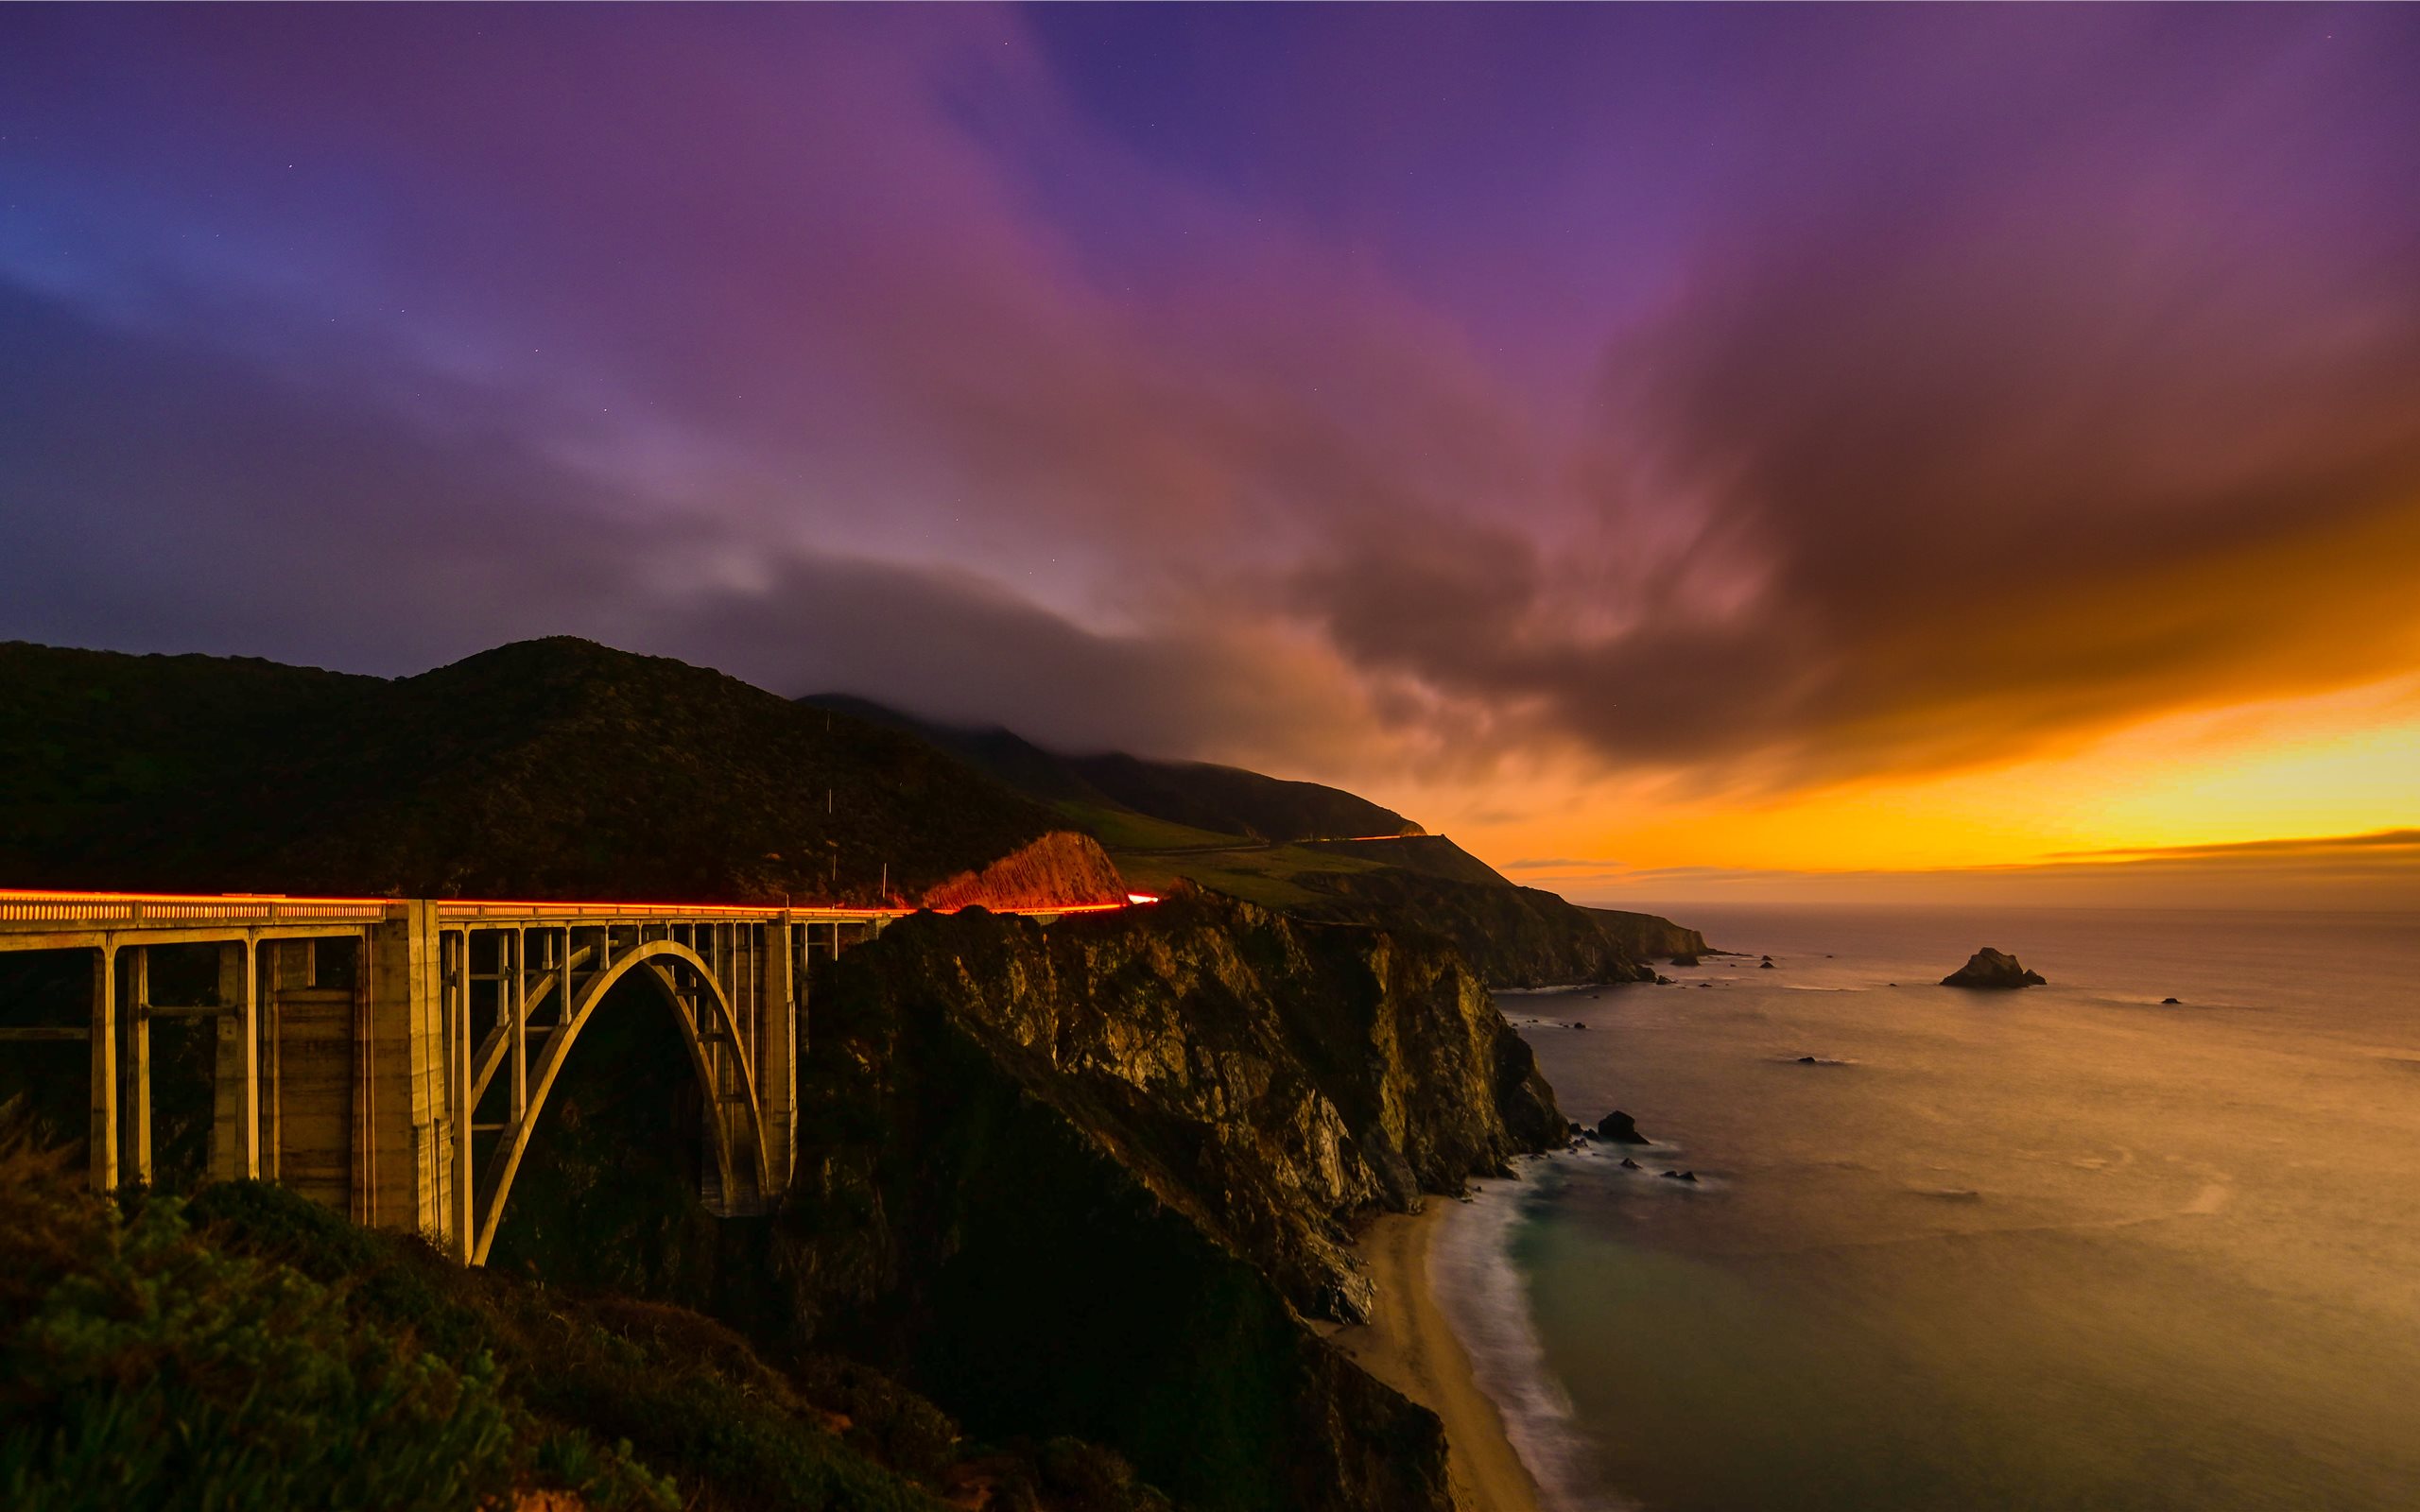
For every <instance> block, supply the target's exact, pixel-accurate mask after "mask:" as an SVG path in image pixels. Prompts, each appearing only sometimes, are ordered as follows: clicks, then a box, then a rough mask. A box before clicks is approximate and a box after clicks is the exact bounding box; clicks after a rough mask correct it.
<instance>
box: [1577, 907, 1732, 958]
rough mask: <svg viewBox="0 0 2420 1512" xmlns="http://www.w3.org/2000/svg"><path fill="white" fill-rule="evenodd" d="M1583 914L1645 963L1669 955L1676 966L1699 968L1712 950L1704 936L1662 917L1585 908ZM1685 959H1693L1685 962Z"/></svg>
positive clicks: (1624, 910)
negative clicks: (1701, 959) (1698, 962)
mask: <svg viewBox="0 0 2420 1512" xmlns="http://www.w3.org/2000/svg"><path fill="white" fill-rule="evenodd" d="M1581 912H1582V913H1584V914H1587V915H1589V916H1591V917H1592V918H1594V919H1596V920H1597V924H1598V927H1599V928H1600V929H1602V930H1603V931H1604V932H1605V933H1606V934H1608V935H1611V936H1613V937H1614V942H1615V943H1616V944H1617V945H1619V946H1620V947H1621V948H1622V949H1623V950H1625V951H1627V952H1629V953H1630V954H1633V955H1634V956H1637V957H1638V958H1639V959H1641V960H1645V959H1646V958H1647V957H1648V956H1650V955H1668V956H1671V957H1672V958H1673V961H1672V964H1673V965H1675V966H1695V965H1696V964H1697V959H1696V958H1697V957H1698V956H1701V955H1703V954H1707V953H1708V951H1710V950H1711V949H1712V947H1711V946H1709V945H1707V944H1706V942H1705V936H1703V935H1702V934H1700V933H1698V932H1697V931H1696V930H1694V929H1689V928H1686V927H1685V926H1684V925H1680V924H1676V923H1674V922H1672V921H1671V920H1670V919H1666V918H1664V917H1663V916H1662V915H1660V914H1639V913H1632V912H1630V911H1629V910H1627V909H1621V908H1588V907H1584V906H1583V907H1582V909H1581ZM1682 956H1687V957H1689V959H1687V960H1682V959H1681V957H1682Z"/></svg>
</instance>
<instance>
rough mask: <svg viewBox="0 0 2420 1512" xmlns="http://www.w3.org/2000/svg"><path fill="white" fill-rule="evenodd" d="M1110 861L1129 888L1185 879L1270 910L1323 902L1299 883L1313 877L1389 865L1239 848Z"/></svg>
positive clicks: (1121, 855)
mask: <svg viewBox="0 0 2420 1512" xmlns="http://www.w3.org/2000/svg"><path fill="white" fill-rule="evenodd" d="M1111 857H1112V859H1114V860H1115V862H1116V863H1117V869H1118V870H1119V871H1120V872H1122V873H1124V874H1125V877H1126V880H1127V881H1128V883H1129V884H1131V885H1134V886H1137V887H1141V888H1144V889H1145V890H1147V891H1154V892H1164V891H1166V890H1167V888H1168V887H1169V886H1170V885H1173V884H1174V883H1175V881H1176V879H1178V878H1180V877H1182V878H1184V879H1185V880H1186V881H1188V882H1191V883H1194V884H1195V885H1199V886H1203V887H1208V888H1211V889H1213V890H1214V891H1218V892H1223V893H1227V894H1230V895H1232V896H1234V897H1236V898H1241V899H1243V900H1244V901H1245V902H1254V903H1259V904H1260V905H1262V906H1263V907H1266V908H1280V909H1285V908H1300V907H1305V906H1307V905H1309V904H1313V903H1316V902H1320V901H1321V899H1320V895H1319V894H1318V893H1315V892H1313V891H1311V890H1310V889H1308V888H1306V887H1303V886H1301V885H1297V883H1296V881H1295V879H1296V878H1298V877H1302V876H1305V875H1312V874H1320V873H1326V874H1330V875H1333V874H1336V873H1340V872H1342V873H1352V872H1366V871H1383V870H1385V869H1387V868H1386V867H1385V864H1384V863H1381V862H1375V861H1365V860H1362V859H1361V858H1359V857H1357V856H1348V855H1339V854H1336V853H1334V852H1331V851H1314V850H1312V849H1310V848H1309V847H1307V846H1300V845H1276V846H1237V847H1236V848H1235V849H1233V850H1226V851H1119V850H1115V849H1114V848H1113V850H1112V851H1111Z"/></svg>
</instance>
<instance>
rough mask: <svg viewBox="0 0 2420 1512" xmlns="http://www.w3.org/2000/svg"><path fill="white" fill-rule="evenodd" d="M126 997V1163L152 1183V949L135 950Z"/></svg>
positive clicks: (138, 1180) (142, 1182) (137, 1179)
mask: <svg viewBox="0 0 2420 1512" xmlns="http://www.w3.org/2000/svg"><path fill="white" fill-rule="evenodd" d="M132 954H133V956H134V959H133V961H132V962H131V963H130V966H129V968H128V974H129V976H130V978H131V979H132V980H131V981H130V982H129V984H128V988H129V990H128V992H127V995H126V1147H125V1151H124V1154H125V1160H126V1163H127V1164H128V1165H130V1166H131V1167H132V1172H131V1175H132V1176H133V1178H134V1183H135V1184H136V1185H137V1186H146V1187H147V1186H149V1185H150V1184H151V949H150V947H149V946H147V945H137V946H135V947H134V948H133V952H132Z"/></svg>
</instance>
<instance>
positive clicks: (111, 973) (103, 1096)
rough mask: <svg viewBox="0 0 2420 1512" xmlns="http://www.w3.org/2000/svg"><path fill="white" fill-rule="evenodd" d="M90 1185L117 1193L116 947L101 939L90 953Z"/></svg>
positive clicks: (96, 1190)
mask: <svg viewBox="0 0 2420 1512" xmlns="http://www.w3.org/2000/svg"><path fill="white" fill-rule="evenodd" d="M92 1051H93V1122H92V1141H91V1148H92V1182H93V1190H94V1191H95V1192H114V1191H116V1190H117V947H116V946H115V945H114V944H112V943H111V942H110V941H108V940H107V939H104V940H103V941H102V942H101V945H100V947H99V949H97V950H95V951H94V953H93V1028H92Z"/></svg>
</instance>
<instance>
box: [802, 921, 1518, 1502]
mask: <svg viewBox="0 0 2420 1512" xmlns="http://www.w3.org/2000/svg"><path fill="white" fill-rule="evenodd" d="M814 994H815V995H814V997H813V1000H812V1001H813V1023H814V1026H815V1027H814V1034H813V1039H812V1043H811V1047H810V1051H809V1054H808V1057H807V1059H806V1063H805V1065H804V1068H803V1071H802V1079H803V1085H802V1089H801V1091H802V1097H803V1101H804V1105H805V1107H806V1108H808V1109H810V1110H811V1113H812V1118H813V1120H814V1122H813V1125H812V1126H811V1127H809V1128H808V1129H807V1130H806V1131H805V1132H804V1135H803V1137H802V1142H801V1143H802V1147H801V1175H800V1187H799V1190H798V1191H797V1192H796V1193H795V1194H794V1195H793V1197H792V1200H791V1202H790V1205H789V1207H788V1209H787V1211H786V1212H785V1213H784V1214H783V1215H782V1216H781V1217H780V1218H779V1219H778V1220H777V1221H776V1224H775V1226H774V1231H773V1233H772V1235H771V1236H770V1237H769V1241H768V1250H767V1252H766V1255H765V1257H764V1259H763V1261H762V1262H761V1263H762V1264H763V1266H764V1268H765V1269H766V1270H767V1271H769V1273H770V1274H772V1275H774V1276H777V1277H778V1278H779V1280H778V1283H777V1289H778V1290H779V1292H780V1293H781V1300H780V1303H779V1306H780V1307H781V1309H782V1310H783V1311H784V1312H785V1313H786V1314H787V1326H789V1327H791V1328H794V1329H796V1330H798V1331H799V1332H801V1334H802V1336H804V1337H811V1338H813V1339H815V1340H816V1341H817V1342H818V1343H819V1344H821V1345H823V1346H825V1347H832V1346H838V1347H840V1348H843V1349H847V1350H849V1351H850V1352H852V1353H855V1354H857V1355H859V1356H861V1357H863V1358H866V1359H868V1360H870V1361H872V1362H873V1363H874V1364H875V1365H877V1366H881V1367H884V1368H887V1369H890V1370H892V1371H895V1372H897V1373H898V1374H900V1375H901V1376H902V1377H903V1378H904V1379H905V1380H907V1381H908V1382H909V1383H912V1384H913V1385H915V1386H916V1387H917V1388H918V1389H920V1390H923V1391H925V1392H926V1393H928V1394H930V1395H931V1396H932V1397H933V1398H934V1399H935V1400H937V1401H940V1402H941V1403H942V1404H943V1405H944V1406H945V1407H946V1408H947V1409H948V1410H950V1411H951V1412H953V1413H955V1414H957V1415H958V1416H959V1417H962V1418H963V1419H964V1420H965V1421H966V1422H967V1424H968V1426H969V1427H970V1429H972V1430H974V1431H976V1432H977V1433H987V1434H993V1435H1002V1436H1013V1435H1046V1434H1075V1435H1080V1436H1083V1437H1087V1438H1092V1439H1097V1440H1098V1441H1100V1442H1103V1443H1106V1444H1109V1445H1111V1446H1113V1447H1114V1448H1116V1449H1117V1450H1119V1451H1120V1452H1123V1453H1125V1454H1126V1455H1127V1456H1128V1457H1130V1458H1131V1459H1132V1461H1133V1462H1134V1464H1135V1465H1136V1467H1137V1469H1139V1470H1140V1471H1141V1473H1142V1474H1143V1475H1144V1476H1145V1477H1146V1478H1147V1479H1148V1480H1150V1481H1151V1482H1152V1483H1153V1484H1155V1485H1158V1486H1161V1487H1162V1488H1164V1489H1166V1490H1167V1492H1168V1493H1169V1494H1170V1495H1172V1496H1173V1497H1174V1498H1175V1499H1176V1500H1177V1501H1178V1503H1180V1504H1183V1505H1187V1506H1199V1507H1204V1508H1238V1509H1240V1508H1270V1509H1275V1508H1280V1507H1285V1508H1298V1509H1300V1508H1308V1509H1334V1512H1344V1509H1360V1512H1374V1509H1398V1508H1401V1509H1411V1508H1421V1509H1443V1508H1444V1507H1445V1506H1447V1505H1448V1504H1449V1500H1450V1499H1449V1496H1448V1493H1447V1491H1446V1488H1445V1479H1444V1462H1443V1453H1444V1450H1443V1437H1442V1434H1441V1430H1440V1428H1439V1426H1438V1424H1437V1421H1436V1419H1435V1417H1433V1416H1432V1415H1431V1414H1429V1413H1428V1412H1427V1411H1426V1409H1424V1408H1421V1407H1418V1406H1415V1405H1413V1404H1412V1403H1410V1402H1409V1401H1407V1400H1404V1399H1403V1398H1401V1397H1399V1396H1397V1395H1396V1394H1395V1393H1394V1392H1392V1391H1391V1390H1389V1389H1388V1388H1386V1387H1384V1386H1382V1385H1380V1384H1378V1383H1376V1382H1374V1381H1373V1380H1371V1379H1370V1378H1369V1377H1368V1376H1366V1375H1364V1374H1363V1373H1362V1372H1361V1371H1360V1370H1359V1369H1358V1367H1357V1366H1354V1365H1353V1364H1352V1363H1351V1362H1350V1361H1348V1360H1346V1359H1345V1358H1344V1357H1343V1356H1342V1355H1341V1354H1340V1353H1339V1352H1338V1351H1336V1350H1335V1349H1331V1348H1330V1347H1329V1346H1328V1345H1326V1344H1325V1343H1324V1342H1322V1340H1321V1339H1319V1338H1318V1337H1317V1336H1316V1335H1315V1334H1314V1333H1313V1332H1312V1331H1311V1330H1310V1329H1309V1328H1308V1327H1307V1326H1306V1325H1305V1322H1304V1321H1303V1320H1304V1318H1305V1316H1329V1317H1352V1316H1356V1315H1358V1314H1360V1313H1361V1312H1362V1311H1363V1310H1364V1309H1365V1308H1366V1307H1367V1306H1368V1305H1369V1302H1370V1299H1371V1298H1370V1290H1369V1284H1368V1282H1367V1280H1366V1279H1365V1278H1364V1277H1363V1276H1362V1275H1361V1273H1360V1271H1359V1270H1358V1268H1357V1265H1356V1263H1355V1262H1354V1261H1353V1259H1352V1257H1351V1255H1350V1253H1349V1251H1348V1249H1347V1247H1346V1246H1347V1244H1348V1241H1349V1238H1350V1229H1349V1225H1350V1224H1351V1222H1352V1220H1353V1219H1354V1218H1356V1217H1357V1215H1360V1214H1364V1213H1368V1212H1373V1211H1401V1210H1404V1209H1406V1208H1409V1207H1410V1206H1411V1205H1413V1204H1414V1203H1416V1202H1417V1201H1419V1200H1420V1197H1421V1194H1423V1193H1424V1192H1426V1193H1452V1192H1457V1191H1459V1190H1460V1189H1461V1185H1462V1183H1463V1181H1464V1179H1465V1178H1466V1177H1471V1176H1474V1175H1479V1174H1485V1173H1489V1172H1494V1171H1497V1170H1500V1169H1501V1168H1502V1167H1503V1165H1504V1163H1505V1161H1506V1160H1508V1158H1509V1157H1511V1156H1512V1155H1513V1154H1514V1153H1515V1152H1518V1151H1522V1150H1533V1149H1539V1148H1543V1147H1545V1146H1547V1145H1548V1144H1550V1143H1558V1142H1559V1141H1560V1139H1561V1137H1562V1134H1563V1132H1564V1129H1565V1127H1566V1125H1565V1124H1564V1119H1563V1115H1562V1114H1561V1112H1560V1111H1559V1110H1558V1109H1557V1108H1556V1107H1555V1105H1554V1100H1553V1094H1552V1092H1551V1091H1550V1090H1549V1089H1548V1088H1547V1086H1546V1085H1545V1083H1544V1082H1543V1080H1541V1079H1540V1078H1539V1076H1538V1074H1537V1072H1536V1068H1535V1066H1534V1064H1533V1062H1532V1061H1531V1059H1530V1053H1529V1048H1528V1046H1527V1045H1526V1044H1525V1043H1523V1042H1522V1040H1520V1039H1519V1037H1518V1036H1517V1035H1515V1034H1514V1033H1513V1031H1512V1030H1511V1029H1510V1028H1509V1027H1508V1026H1507V1025H1506V1024H1505V1022H1504V1021H1503V1019H1502V1018H1501V1017H1500V1016H1499V1015H1498V1014H1497V1013H1496V1011H1495V1007H1494V1005H1492V1003H1491V1002H1490V1000H1489V998H1488V996H1487V992H1486V990H1485V988H1483V987H1482V986H1481V984H1480V983H1479V982H1478V979H1477V978H1476V977H1475V976H1473V975H1472V973H1471V972H1470V971H1469V970H1468V969H1467V967H1466V966H1465V965H1464V964H1463V963H1462V961H1461V958H1460V957H1459V956H1458V955H1457V954H1455V952H1454V951H1453V950H1452V949H1451V948H1450V947H1448V946H1446V945H1445V944H1443V942H1442V941H1437V940H1428V939H1410V940H1406V939H1399V938H1395V937H1392V936H1387V935H1384V934H1381V933H1379V932H1376V931H1372V930H1366V929H1358V928H1352V927H1340V926H1321V925H1313V924H1305V923H1301V922H1298V921H1295V920H1291V919H1286V918H1284V917H1282V916H1279V915H1276V914H1273V913H1271V912H1268V911H1266V910H1263V909H1259V908H1256V907H1253V906H1252V905H1249V904H1243V903H1237V902H1232V901H1229V900H1225V899H1219V898H1215V897H1209V896H1204V895H1198V894H1197V895H1189V896H1184V897H1180V898H1177V899H1172V900H1171V901H1169V902H1167V903H1164V904H1162V905H1160V906H1159V907H1157V908H1154V909H1150V910H1143V911H1137V912H1135V913H1132V914H1128V915H1119V916H1106V917H1100V918H1091V919H1065V920H1063V921H1061V922H1060V923H1058V924H1056V925H1053V926H1051V927H1050V928H1048V929H1047V930H1045V929H1044V928H1042V927H1041V926H1038V925H1036V924H1033V923H1031V922H1029V921H1024V920H1018V919H1006V918H1000V917H995V916H991V915H986V914H981V913H968V914H960V915H958V916H954V917H948V918H942V917H937V916H930V915H926V916H920V917H918V918H916V919H910V920H908V921H906V922H904V923H902V924H900V925H897V926H894V927H893V928H892V929H890V931H887V932H886V933H885V934H884V936H882V937H881V939H879V940H878V941H876V942H874V943H873V944H872V945H869V946H866V947H864V948H862V949H858V950H855V951H851V952H849V953H847V954H844V955H843V956H842V957H841V958H840V959H839V960H838V961H837V962H833V963H828V964H827V965H825V966H824V967H822V968H821V969H820V970H819V973H818V976H817V979H816V982H815V984H814Z"/></svg>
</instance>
